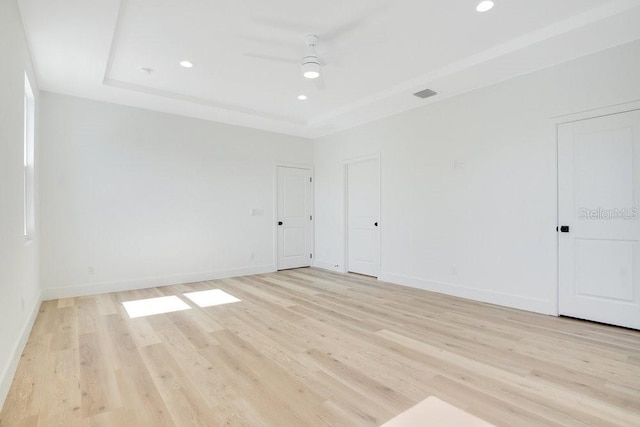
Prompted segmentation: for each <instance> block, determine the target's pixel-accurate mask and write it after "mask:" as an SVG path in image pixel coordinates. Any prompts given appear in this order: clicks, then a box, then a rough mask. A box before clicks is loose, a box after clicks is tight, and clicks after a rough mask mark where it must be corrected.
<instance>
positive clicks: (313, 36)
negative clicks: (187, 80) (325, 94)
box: [243, 0, 391, 90]
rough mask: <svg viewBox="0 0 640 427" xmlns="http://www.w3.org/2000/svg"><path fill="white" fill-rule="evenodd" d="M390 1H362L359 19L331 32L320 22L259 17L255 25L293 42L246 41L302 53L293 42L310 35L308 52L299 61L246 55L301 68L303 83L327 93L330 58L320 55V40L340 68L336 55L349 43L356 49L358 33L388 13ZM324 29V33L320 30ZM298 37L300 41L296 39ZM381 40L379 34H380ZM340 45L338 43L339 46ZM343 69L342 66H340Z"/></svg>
mask: <svg viewBox="0 0 640 427" xmlns="http://www.w3.org/2000/svg"><path fill="white" fill-rule="evenodd" d="M390 3H391V2H390V0H362V9H361V10H360V11H359V13H358V14H357V16H355V17H354V18H352V19H347V20H345V21H342V22H341V23H340V24H339V25H334V26H331V27H329V28H327V27H325V26H324V25H319V24H318V22H316V23H312V22H303V21H293V22H292V21H288V20H283V19H281V18H273V17H264V16H263V17H255V18H253V21H254V23H255V24H256V25H258V26H263V27H268V28H271V29H275V30H277V31H279V32H282V31H285V32H288V33H290V34H291V36H292V37H291V38H288V39H287V40H289V41H284V40H282V39H279V38H268V37H264V36H261V37H259V38H258V37H252V36H243V38H244V39H245V40H248V41H250V42H252V43H260V44H268V45H272V46H279V47H285V48H287V49H289V48H293V49H295V50H296V51H298V52H299V49H300V48H299V46H300V45H299V44H298V43H299V42H296V43H295V44H293V42H292V41H291V40H296V38H297V37H300V36H301V35H303V34H307V35H306V36H304V47H305V51H304V54H303V56H302V58H301V59H299V60H296V59H295V56H293V57H283V56H274V55H268V54H261V53H245V54H244V56H246V57H251V58H255V59H260V60H266V61H272V62H280V63H286V64H289V65H292V66H293V65H294V64H295V65H297V66H299V67H301V73H300V74H302V75H303V76H304V77H305V78H304V79H303V82H313V83H315V85H316V87H317V88H318V89H320V90H324V89H325V81H324V77H325V69H326V67H327V61H326V58H323V60H320V58H319V57H318V54H317V52H316V48H317V46H318V43H319V41H320V37H318V35H321V36H322V40H323V45H324V43H328V44H329V45H330V47H331V50H332V52H333V53H332V56H331V66H332V67H333V66H334V65H336V60H335V57H336V56H338V55H339V53H336V51H339V49H340V48H342V49H344V45H345V43H347V44H348V43H349V42H350V41H351V44H352V45H353V41H354V39H353V37H352V36H353V35H354V33H358V30H360V29H362V28H363V27H367V26H369V27H371V22H372V20H373V19H374V18H375V16H376V15H380V14H381V13H382V12H383V10H384V9H386V8H387V7H388V6H389V4H390ZM310 27H311V28H316V30H314V31H319V32H313V33H310V32H309V28H310ZM318 28H322V29H318ZM294 34H295V37H296V38H293V36H294ZM377 35H378V36H380V35H379V34H377ZM336 42H338V43H336ZM355 42H356V43H357V46H362V43H363V41H362V38H360V39H358V38H357V37H356V38H355ZM376 42H378V40H374V39H372V38H371V36H370V34H369V35H368V36H367V40H366V41H365V42H364V43H372V44H375V43H376ZM338 65H339V64H338Z"/></svg>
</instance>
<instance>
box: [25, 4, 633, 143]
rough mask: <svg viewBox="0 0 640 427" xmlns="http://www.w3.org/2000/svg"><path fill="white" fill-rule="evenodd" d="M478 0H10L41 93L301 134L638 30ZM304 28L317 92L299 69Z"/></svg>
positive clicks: (615, 16) (619, 20) (589, 11)
mask: <svg viewBox="0 0 640 427" xmlns="http://www.w3.org/2000/svg"><path fill="white" fill-rule="evenodd" d="M478 1H479V0H440V1H436V0H322V1H317V0H315V1H310V0H269V1H265V0H224V1H223V0H127V1H125V0H91V1H87V0H19V3H20V9H21V12H22V16H23V20H24V24H25V30H26V32H27V38H28V41H29V45H30V49H31V53H32V56H33V60H34V64H35V68H36V70H37V78H38V84H39V86H40V88H41V89H43V90H48V91H53V92H59V93H64V94H70V95H76V96H81V97H86V98H92V99H97V100H103V101H109V102H115V103H118V104H126V105H132V106H136V107H142V108H148V109H152V110H158V111H164V112H169V113H176V114H181V115H185V116H191V117H198V118H203V119H209V120H215V121H220V122H225V123H231V124H237V125H242V126H248V127H254V128H259V129H265V130H271V131H275V132H282V133H288V134H293V135H299V136H304V137H317V136H321V135H326V134H330V133H332V132H336V131H338V130H342V129H347V128H350V127H353V126H356V125H358V124H362V123H366V122H368V121H371V120H375V119H376V118H379V117H383V116H387V115H390V114H394V113H398V112H400V111H404V110H408V109H411V108H416V107H419V106H422V105H425V104H427V103H431V102H437V101H438V100H441V99H446V98H447V97H450V96H453V95H456V94H460V93H463V92H466V91H469V90H472V89H475V88H478V87H482V86H486V85H489V84H492V83H496V82H498V81H502V80H504V79H508V78H511V77H514V76H516V75H520V74H523V73H527V72H531V71H534V70H538V69H540V68H544V67H548V66H551V65H554V64H557V63H560V62H564V61H567V60H570V59H573V58H576V57H579V56H583V55H587V54H590V53H593V52H596V51H599V50H603V49H606V48H609V47H613V46H616V45H619V44H622V43H626V42H630V41H632V40H636V39H640V0H535V1H533V0H495V3H496V6H495V8H494V9H493V10H491V11H489V12H487V13H484V14H481V13H478V12H476V10H475V6H476V4H477V3H478ZM307 34H317V35H318V36H319V37H320V43H319V46H318V54H319V56H320V58H321V60H322V61H323V62H324V67H323V75H324V79H325V83H326V90H324V91H319V90H318V89H317V88H316V87H315V85H314V84H312V83H311V81H309V80H306V79H304V78H302V77H301V71H300V66H299V60H300V58H301V57H302V56H303V54H304V53H305V50H306V49H305V45H304V36H305V35H307ZM269 58H276V59H277V60H269ZM185 59H186V60H189V61H191V62H193V63H194V64H195V66H194V67H193V68H191V69H184V68H182V67H180V66H179V64H178V63H179V62H180V61H181V60H185ZM140 67H148V68H151V69H153V70H154V72H153V73H151V74H146V73H143V72H141V71H140ZM310 83H311V84H310ZM424 88H431V89H433V90H435V91H437V92H438V93H439V95H438V96H436V97H434V98H430V99H428V100H420V99H418V98H416V97H414V96H412V93H414V92H416V91H418V90H421V89H424ZM300 93H305V94H306V95H308V96H309V99H308V100H307V101H299V100H297V96H298V95H299V94H300Z"/></svg>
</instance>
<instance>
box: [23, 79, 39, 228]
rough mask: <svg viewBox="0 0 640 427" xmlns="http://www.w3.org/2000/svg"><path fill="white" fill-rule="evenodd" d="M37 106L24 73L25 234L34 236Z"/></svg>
mask: <svg viewBox="0 0 640 427" xmlns="http://www.w3.org/2000/svg"><path fill="white" fill-rule="evenodd" d="M35 121H36V108H35V100H34V97H33V90H32V89H31V84H30V83H29V77H27V73H25V74H24V236H25V238H26V239H27V240H31V239H32V238H33V234H34V232H35V222H36V221H35V212H34V208H35V195H34V181H35V179H34V168H33V163H34V162H33V160H34V151H35Z"/></svg>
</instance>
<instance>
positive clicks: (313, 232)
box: [271, 162, 316, 271]
mask: <svg viewBox="0 0 640 427" xmlns="http://www.w3.org/2000/svg"><path fill="white" fill-rule="evenodd" d="M278 168H292V169H307V170H309V174H310V176H311V206H310V207H309V208H310V209H311V215H312V218H313V219H312V221H311V242H309V245H310V246H311V247H310V248H309V249H310V250H311V254H312V255H313V258H311V266H312V267H313V266H314V264H315V261H316V244H315V241H316V240H315V235H316V209H315V201H316V199H315V192H314V190H315V184H316V183H315V178H314V174H313V165H311V164H309V163H288V162H276V163H274V165H273V212H272V217H273V221H272V222H271V232H272V236H273V266H274V267H275V270H274V271H279V270H278V267H279V266H278V225H277V222H278Z"/></svg>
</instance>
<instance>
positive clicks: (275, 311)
mask: <svg viewBox="0 0 640 427" xmlns="http://www.w3.org/2000/svg"><path fill="white" fill-rule="evenodd" d="M214 288H216V289H222V290H224V291H225V292H228V293H230V294H232V295H234V296H236V297H238V298H240V299H241V300H242V301H241V302H238V303H233V304H227V305H221V306H215V307H209V308H204V309H202V308H198V307H196V306H195V305H194V304H191V305H192V307H193V308H192V309H191V310H185V311H181V312H174V313H170V314H159V315H155V316H148V317H142V318H136V319H129V317H128V315H127V313H126V312H125V310H124V309H123V306H122V304H120V303H121V302H122V301H128V300H135V299H141V298H149V297H156V296H163V295H181V294H182V293H184V292H190V291H194V290H205V289H214ZM185 301H187V302H188V300H186V299H185ZM432 395H433V396H437V397H438V398H440V399H442V400H444V401H446V402H449V403H450V404H452V405H455V406H456V407H458V408H460V409H463V410H465V411H467V412H469V413H471V414H473V415H475V416H477V417H480V418H482V419H484V420H486V421H488V422H491V423H493V424H496V425H498V426H527V425H539V426H556V425H564V426H567V425H597V426H640V333H639V332H637V331H631V330H626V329H621V328H615V327H608V326H604V325H599V324H593V323H588V322H582V321H577V320H572V319H563V318H554V317H549V316H542V315H536V314H531V313H526V312H521V311H518V310H511V309H506V308H501V307H496V306H492V305H487V304H481V303H476V302H470V301H467V300H462V299H457V298H453V297H448V296H444V295H439V294H434V293H429V292H425V291H420V290H415V289H410V288H404V287H400V286H394V285H389V284H385V283H382V282H378V281H375V280H372V279H369V278H366V277H361V276H357V275H338V274H333V273H328V272H324V271H321V270H314V269H301V270H290V271H283V272H279V273H274V274H263V275H258V276H251V277H244V278H237V279H226V280H216V281H210V282H202V283H195V284H189V285H179V286H171V287H164V288H155V289H148V290H141V291H132V292H119V293H113V294H106V295H98V296H91V297H82V298H70V299H63V300H58V301H48V302H45V303H44V304H43V305H42V308H41V311H40V313H39V315H38V318H37V320H36V324H35V326H34V328H33V331H32V333H31V337H30V339H29V342H28V344H27V346H26V349H25V351H24V354H23V355H22V358H21V361H20V365H19V367H18V372H17V374H16V377H15V380H14V382H13V385H12V388H11V391H10V393H9V396H8V398H7V401H6V403H5V406H4V409H3V410H2V412H1V413H0V424H2V425H3V426H5V425H6V426H23V425H28V426H31V425H33V426H35V425H39V426H58V425H60V426H76V425H82V426H84V425H86V426H89V425H90V426H94V425H95V426H134V425H135V426H154V427H155V426H168V425H171V426H173V425H177V426H196V425H206V426H217V425H250V426H260V425H271V426H307V425H340V426H360V425H365V426H366V425H372V426H374V425H380V424H381V423H383V422H385V421H387V420H389V419H391V418H393V417H394V416H396V415H397V414H399V413H401V412H402V411H404V410H406V409H408V408H409V407H411V406H412V405H414V404H415V403H417V402H420V401H422V400H423V399H425V398H427V397H428V396H432Z"/></svg>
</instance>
